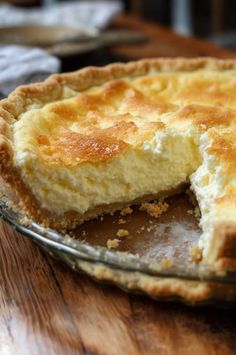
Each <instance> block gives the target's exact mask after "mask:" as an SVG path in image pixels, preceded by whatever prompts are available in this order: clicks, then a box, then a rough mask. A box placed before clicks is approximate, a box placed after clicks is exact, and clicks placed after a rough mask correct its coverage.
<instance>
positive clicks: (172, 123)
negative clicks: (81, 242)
mask: <svg viewBox="0 0 236 355" xmlns="http://www.w3.org/2000/svg"><path fill="white" fill-rule="evenodd" d="M231 75H232V73H230V71H229V73H228V72H227V73H226V74H225V75H224V74H223V73H222V75H219V76H216V73H211V72H207V71H203V70H202V71H200V70H199V71H197V72H193V73H182V74H181V75H180V74H178V73H177V74H171V75H170V74H168V73H167V74H166V73H165V74H155V75H154V74H152V75H151V74H150V75H149V76H145V77H143V78H142V77H141V78H136V79H133V80H132V81H131V80H130V81H128V80H125V79H124V80H114V81H112V82H110V83H108V84H106V85H104V86H103V87H102V88H100V87H95V88H93V89H90V90H87V91H85V92H83V93H81V94H78V93H76V92H73V91H72V90H71V91H70V90H69V89H68V90H66V89H65V90H64V92H65V98H64V100H62V101H60V102H53V103H50V104H47V105H45V106H42V107H40V106H39V107H37V105H36V106H34V107H31V108H30V110H28V111H27V112H25V113H24V114H22V115H21V117H20V120H18V121H17V122H16V123H14V126H13V142H14V146H15V155H14V164H15V166H17V167H18V168H19V170H20V173H21V177H22V180H23V181H24V183H25V184H26V185H27V186H28V187H29V188H30V190H31V191H32V193H33V195H34V197H35V198H36V200H37V201H38V203H39V205H40V206H41V207H42V208H44V209H46V210H48V211H50V212H53V213H54V214H55V215H56V216H58V218H61V217H63V215H64V214H65V213H66V212H68V211H75V212H77V213H79V214H80V215H83V214H85V213H86V212H87V211H90V210H93V209H95V208H96V207H97V206H103V205H112V204H114V203H118V204H121V205H122V204H124V205H127V204H129V203H130V204H132V202H133V201H135V200H137V199H139V198H142V196H147V195H150V196H152V195H153V196H154V195H157V194H158V193H161V192H164V191H170V190H173V189H175V188H178V187H179V186H180V185H181V184H182V183H186V182H187V183H190V188H191V189H192V190H193V192H194V193H195V195H196V198H197V201H198V203H199V207H200V211H201V220H200V224H201V227H202V230H203V233H202V236H201V238H200V241H199V245H200V247H201V248H202V249H203V255H204V256H208V254H210V249H211V243H212V238H213V237H214V233H215V232H214V223H215V222H216V221H219V220H222V221H228V220H234V219H235V217H234V216H233V212H232V213H229V209H228V207H227V206H228V201H231V202H232V196H235V189H236V187H235V183H234V181H235V176H236V174H235V173H236V169H235V167H234V161H235V160H232V159H234V157H236V148H235V145H234V142H235V138H236V136H235V134H234V132H232V130H231V129H229V127H230V126H232V125H235V122H236V113H235V111H234V105H233V102H234V100H235V102H236V96H235V98H234V97H232V95H233V94H231V96H230V95H228V96H227V107H223V103H224V102H225V100H226V97H225V92H227V91H228V93H229V92H230V90H231V89H232V87H233V85H235V84H234V82H231V81H232V80H231ZM199 78H200V79H199ZM68 92H69V93H70V94H69V96H72V97H69V98H67V97H66V96H68ZM235 106H236V104H235ZM232 161H233V163H232ZM231 210H232V211H233V209H231Z"/></svg>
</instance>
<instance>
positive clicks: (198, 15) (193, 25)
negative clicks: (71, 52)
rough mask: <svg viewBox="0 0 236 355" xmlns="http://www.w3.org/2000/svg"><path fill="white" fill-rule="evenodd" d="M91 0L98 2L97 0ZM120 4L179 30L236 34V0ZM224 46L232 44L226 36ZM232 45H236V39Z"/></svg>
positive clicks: (36, 1)
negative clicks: (233, 32)
mask: <svg viewBox="0 0 236 355" xmlns="http://www.w3.org/2000/svg"><path fill="white" fill-rule="evenodd" d="M83 1H84V0H83ZM83 1H82V2H83ZM92 1H93V2H96V0H92ZM108 1H109V0H108ZM111 1H112V0H111ZM111 1H110V2H111ZM77 2H79V0H77ZM7 3H8V4H11V5H15V6H18V7H22V8H32V7H40V6H50V5H51V4H56V3H58V1H57V0H4V1H3V0H1V1H0V4H7ZM120 3H121V4H122V5H123V10H124V12H125V13H127V14H131V15H135V16H139V17H141V18H143V19H146V20H149V21H153V22H156V23H159V24H162V25H164V26H168V27H171V28H172V29H173V30H174V31H177V32H178V33H182V34H186V35H196V36H201V37H210V38H211V37H213V38H217V34H220V35H221V36H220V37H222V35H223V34H225V36H226V35H229V32H232V31H234V30H235V33H236V15H235V13H236V1H235V0H120ZM222 44H224V43H222ZM225 45H226V46H229V44H228V41H227V39H226V40H225ZM231 46H232V47H233V46H235V47H236V39H235V42H233V43H232V45H231Z"/></svg>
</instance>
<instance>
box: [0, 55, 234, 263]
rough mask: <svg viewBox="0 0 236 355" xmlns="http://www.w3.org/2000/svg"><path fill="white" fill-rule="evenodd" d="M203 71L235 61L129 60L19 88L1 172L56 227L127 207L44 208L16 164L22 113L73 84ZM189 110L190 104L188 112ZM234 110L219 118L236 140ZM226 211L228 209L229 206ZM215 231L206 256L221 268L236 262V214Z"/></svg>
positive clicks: (1, 106) (2, 135)
mask: <svg viewBox="0 0 236 355" xmlns="http://www.w3.org/2000/svg"><path fill="white" fill-rule="evenodd" d="M201 69H203V70H209V71H213V72H215V73H216V75H217V73H222V72H224V71H231V70H236V61H234V60H218V59H213V58H197V59H185V58H176V59H166V58H165V59H148V60H141V61H137V62H130V63H128V64H121V63H116V64H111V65H108V66H106V67H104V68H95V67H89V68H85V69H82V70H79V71H77V72H74V73H68V74H58V75H52V76H50V77H49V79H47V80H46V81H45V82H43V83H38V84H32V85H28V86H22V87H19V88H17V89H16V90H15V91H13V93H11V94H10V96H9V97H8V98H7V99H5V100H2V101H1V103H0V155H1V156H0V173H1V176H2V178H3V179H4V181H5V182H6V183H7V184H8V185H9V186H10V187H11V189H12V190H13V191H14V192H16V195H17V196H18V198H19V203H20V205H21V206H22V208H23V209H24V210H25V211H26V212H27V213H28V214H29V215H30V216H32V217H33V218H34V219H35V220H37V221H38V222H40V223H43V224H44V225H46V226H51V227H53V228H56V229H59V230H62V229H66V228H74V227H75V226H76V225H77V224H78V223H82V222H83V221H85V220H87V219H90V218H93V217H94V216H96V215H99V214H101V213H104V212H105V213H108V212H113V211H115V210H117V209H119V208H122V207H124V206H128V205H129V204H130V203H127V204H124V203H114V204H109V205H99V206H96V207H95V208H93V209H90V210H88V211H87V212H85V213H78V212H76V211H66V212H65V213H64V214H63V218H58V216H57V215H56V214H55V213H54V212H52V211H50V210H48V209H46V208H42V206H41V204H40V203H39V201H38V200H37V199H36V198H35V196H34V193H33V191H32V190H31V189H30V188H29V187H28V186H27V184H26V183H25V182H24V181H23V179H22V175H21V171H20V169H19V167H18V166H16V165H15V163H14V154H15V142H14V135H13V127H14V125H15V124H16V122H18V121H19V120H20V119H21V115H22V114H23V113H25V112H26V111H28V110H30V109H31V108H32V107H33V108H34V107H43V106H45V105H47V104H48V103H51V102H57V101H60V100H65V99H66V97H65V90H64V88H65V87H66V88H68V89H69V91H72V92H78V93H79V92H82V91H85V90H88V89H89V88H91V87H99V86H102V85H104V84H105V83H107V82H110V81H112V80H118V79H123V78H136V77H141V76H145V75H147V74H148V73H150V72H155V73H180V74H181V73H183V72H184V73H192V72H195V71H196V72H197V71H198V70H199V71H201ZM198 89H199V88H198ZM203 89H204V88H203ZM235 89H236V79H235ZM212 90H213V91H214V86H212ZM190 94H191V93H190ZM218 94H219V93H218ZM224 98H225V99H226V100H228V101H227V102H231V101H233V99H234V98H232V97H231V96H230V94H228V96H226V97H223V99H224ZM221 99H222V98H219V104H218V105H217V110H221V108H220V100H221ZM230 100H231V101H230ZM190 101H191V100H190ZM235 106H236V99H235ZM213 107H214V106H213ZM188 109H189V106H188V108H187V110H188ZM194 110H195V111H196V107H193V108H192V111H191V114H192V115H194V114H195V111H194ZM229 111H230V112H229V113H228V114H225V115H224V113H219V115H220V116H219V117H218V116H217V117H218V118H219V120H223V121H224V120H226V121H227V120H228V121H227V122H228V126H229V128H230V130H231V131H230V132H231V133H230V134H232V139H233V138H234V137H236V133H235V127H236V126H234V122H233V121H234V109H233V108H232V107H231V108H230V110H229ZM185 114H188V112H187V113H186V112H185ZM206 114H207V115H208V121H209V122H210V121H212V120H213V118H212V119H211V114H212V115H213V116H214V112H213V113H212V112H211V111H207V113H206ZM209 117H210V118H209ZM235 117H236V116H235ZM179 119H180V120H181V116H179ZM205 123H206V122H201V120H200V121H197V123H196V124H197V125H198V129H202V128H203V130H204V125H205ZM207 123H208V122H207ZM211 124H212V122H211ZM213 133H214V132H213ZM234 134H235V136H234ZM218 143H219V145H218V146H217V147H215V148H217V149H218V151H217V154H219V155H220V154H221V152H224V150H227V149H228V148H227V147H226V146H225V145H221V142H220V139H218ZM226 153H227V152H226ZM228 153H229V154H228V155H229V156H230V157H229V160H230V162H229V163H230V164H231V165H230V166H232V161H233V162H234V161H236V160H234V153H235V150H234V148H232V149H231V150H229V152H228ZM235 154H236V153H235ZM235 156H236V155H235ZM230 172H231V171H230ZM175 190H176V188H174V191H175ZM165 193H166V194H167V195H169V194H170V193H173V191H164V192H162V195H163V194H165ZM158 196H159V195H158V194H157V195H153V194H151V195H148V196H143V197H142V198H139V199H138V202H143V201H147V200H150V198H153V197H158ZM229 196H230V194H228V195H227V198H226V200H224V201H223V202H224V204H225V205H224V206H226V207H227V208H226V207H225V209H228V212H229V214H230V213H231V215H232V214H233V212H236V194H235V195H234V192H233V193H232V196H231V197H229ZM132 202H133V201H132ZM135 202H137V201H135ZM224 213H226V212H225V210H224ZM214 230H215V234H216V237H214V238H212V240H211V245H210V253H208V256H207V257H206V258H205V259H203V261H204V262H208V263H214V264H215V265H217V266H218V267H220V268H226V267H233V266H236V218H233V217H232V218H230V219H226V220H225V221H222V220H220V219H219V221H215V222H214Z"/></svg>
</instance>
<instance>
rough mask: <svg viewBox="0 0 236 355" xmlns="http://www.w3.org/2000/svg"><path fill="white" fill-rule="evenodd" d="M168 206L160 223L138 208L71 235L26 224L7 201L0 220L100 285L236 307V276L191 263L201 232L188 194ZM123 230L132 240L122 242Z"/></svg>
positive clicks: (0, 209) (1, 207)
mask: <svg viewBox="0 0 236 355" xmlns="http://www.w3.org/2000/svg"><path fill="white" fill-rule="evenodd" d="M167 202H168V204H169V208H168V210H167V212H165V213H164V214H163V215H161V216H160V217H159V218H153V217H151V216H150V215H149V214H148V213H146V212H145V211H140V209H139V207H138V206H137V207H134V208H133V209H132V213H131V214H127V215H125V216H121V215H120V213H119V212H117V213H115V214H114V215H112V216H110V215H107V216H103V217H100V218H97V219H95V220H91V221H89V222H86V223H84V224H83V225H81V226H79V227H78V228H77V229H76V230H73V231H70V232H69V233H68V234H62V233H58V232H57V231H55V230H52V229H49V228H44V227H42V226H41V225H39V224H37V223H36V222H34V221H32V220H30V219H28V218H27V217H26V216H25V215H24V214H22V213H21V212H19V211H18V210H16V209H15V208H14V206H13V204H12V203H11V201H9V199H8V198H7V197H6V196H2V197H1V198H0V216H1V218H3V220H5V221H6V222H7V223H9V224H10V225H11V226H12V227H13V228H15V229H16V230H17V231H18V232H20V233H21V234H23V235H25V236H26V237H28V238H30V239H32V240H33V241H35V242H36V243H37V244H38V245H40V247H42V248H43V249H45V250H46V251H47V252H48V253H49V254H50V255H52V256H53V257H55V258H57V259H59V260H60V261H62V262H64V263H66V264H67V265H68V266H69V267H71V268H72V269H73V270H76V271H81V272H84V273H86V274H88V275H90V276H91V277H93V278H95V279H96V280H99V281H102V282H110V283H113V284H115V285H117V286H119V287H120V288H122V289H124V290H127V291H129V292H135V293H136V292H138V293H144V294H146V295H149V296H150V297H152V298H155V299H159V300H175V301H176V300H180V301H182V302H185V303H188V304H209V303H213V304H216V305H220V306H224V305H227V306H229V305H230V306H231V305H234V304H235V301H236V271H235V270H227V271H225V272H224V273H222V271H221V272H219V271H217V270H215V269H214V268H213V267H212V266H210V265H203V264H201V263H197V262H196V261H193V255H192V251H193V250H194V248H195V249H196V246H197V242H198V237H199V235H200V233H201V231H200V228H199V226H198V221H197V219H196V218H195V216H194V210H193V206H192V204H191V203H190V201H189V199H188V197H187V195H186V194H184V193H183V194H180V195H177V196H174V197H172V198H169V199H167ZM120 230H125V231H127V233H124V234H128V235H126V236H122V237H121V236H120V237H119V231H120ZM121 234H122V233H121ZM117 235H118V236H117ZM114 239H115V240H117V241H118V242H117V248H116V249H115V250H113V249H108V248H107V247H106V246H107V242H108V240H111V241H113V240H114ZM111 245H112V244H111Z"/></svg>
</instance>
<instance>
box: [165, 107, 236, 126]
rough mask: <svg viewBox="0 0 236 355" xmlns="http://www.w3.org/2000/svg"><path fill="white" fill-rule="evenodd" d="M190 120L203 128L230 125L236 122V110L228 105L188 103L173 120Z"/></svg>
mask: <svg viewBox="0 0 236 355" xmlns="http://www.w3.org/2000/svg"><path fill="white" fill-rule="evenodd" d="M180 120H181V121H184V120H186V121H187V120H190V121H192V123H193V124H194V125H195V126H196V127H197V128H200V129H201V130H207V129H209V128H211V127H215V126H225V127H227V126H230V125H232V124H236V111H234V110H232V109H228V108H226V107H216V106H203V105H198V104H192V105H186V106H184V107H183V108H182V109H180V110H179V111H178V112H176V115H175V116H174V117H173V119H172V121H174V122H176V121H180Z"/></svg>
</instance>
